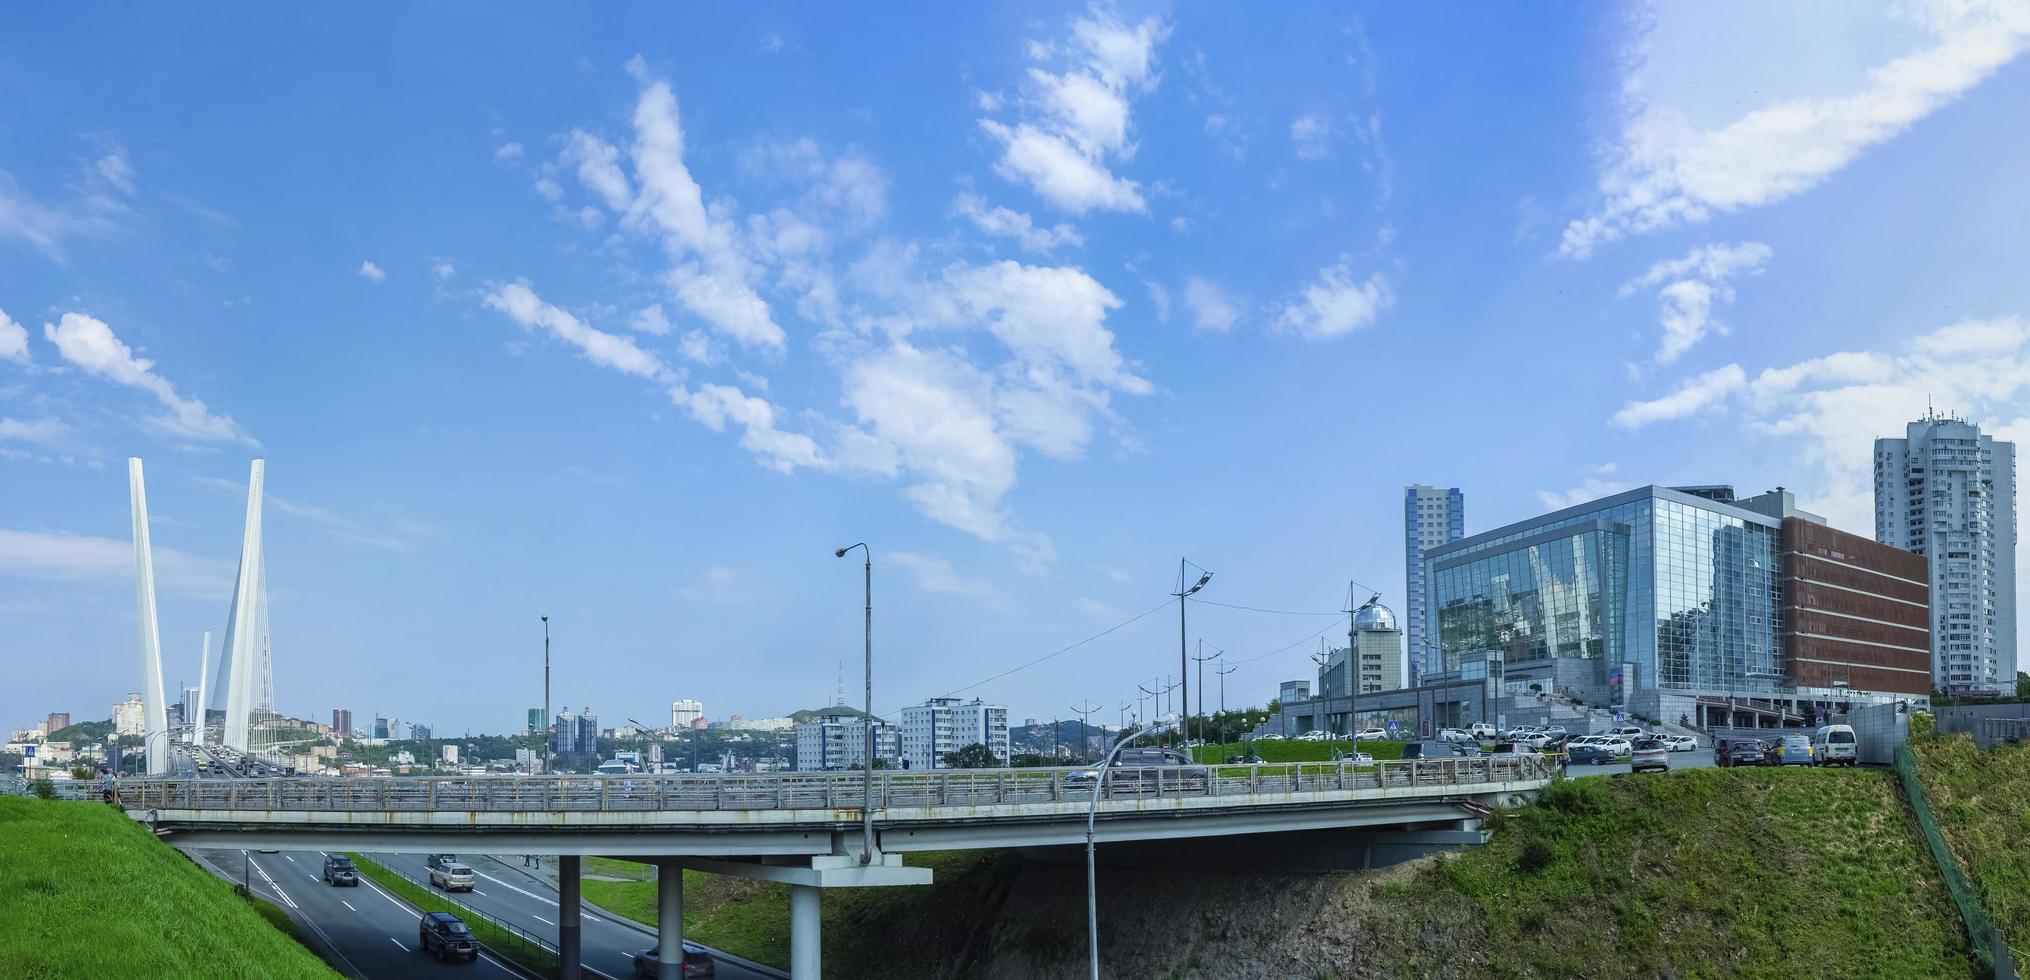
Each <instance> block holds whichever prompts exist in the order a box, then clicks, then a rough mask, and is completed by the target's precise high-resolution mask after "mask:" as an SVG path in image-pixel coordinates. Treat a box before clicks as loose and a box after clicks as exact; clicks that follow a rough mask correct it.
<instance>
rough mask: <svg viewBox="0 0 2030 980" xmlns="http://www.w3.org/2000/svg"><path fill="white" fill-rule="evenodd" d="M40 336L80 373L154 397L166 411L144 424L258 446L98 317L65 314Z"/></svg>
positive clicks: (176, 433)
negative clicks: (180, 389) (158, 369)
mask: <svg viewBox="0 0 2030 980" xmlns="http://www.w3.org/2000/svg"><path fill="white" fill-rule="evenodd" d="M42 335H43V336H44V337H46V338H48V340H49V342H50V343H53V344H55V345H56V350H57V353H58V354H60V355H62V357H63V359H64V360H65V361H67V362H69V363H70V364H72V365H75V366H76V367H78V368H79V369H81V370H83V371H84V372H85V373H87V374H92V375H96V376H98V377H102V378H105V379H107V380H109V381H113V382H116V383H118V384H123V385H127V386H128V387H132V388H139V389H141V390H143V391H146V392H148V393H149V394H151V395H153V396H155V400H156V401H157V402H160V403H161V405H162V407H163V408H166V409H168V410H169V411H168V414H166V415H158V416H155V417H152V418H150V419H148V423H149V424H150V425H153V426H154V427H156V428H158V429H161V430H162V431H164V432H167V433H169V434H171V435H174V436H180V437H182V438H186V439H210V440H219V441H230V442H241V443H245V444H247V445H250V446H253V445H259V443H257V442H255V441H254V439H253V437H252V436H249V435H247V434H246V433H245V432H244V431H242V430H241V429H240V426H239V424H238V423H236V422H234V421H233V420H232V419H230V418H227V417H226V416H223V415H214V414H212V412H211V410H210V409H208V408H206V407H205V405H204V403H203V402H201V401H198V400H197V399H195V398H185V397H184V396H182V395H180V394H178V393H177V391H176V387H175V386H174V385H171V384H170V383H169V380H168V379H167V378H164V377H162V376H161V375H158V374H156V373H155V362H154V361H151V360H148V359H147V358H143V357H135V356H134V352H133V351H132V350H130V349H128V347H127V345H126V344H123V343H121V342H120V338H118V337H116V336H114V335H113V328H111V327H108V326H106V324H105V323H104V322H103V321H101V320H97V319H95V318H93V317H90V316H87V315H85V314H83V313H66V314H64V315H63V317H62V318H61V319H59V320H58V321H57V322H56V323H54V324H49V323H45V324H43V325H42Z"/></svg>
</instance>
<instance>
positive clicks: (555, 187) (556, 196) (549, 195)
mask: <svg viewBox="0 0 2030 980" xmlns="http://www.w3.org/2000/svg"><path fill="white" fill-rule="evenodd" d="M534 186H535V188H536V193H538V194H541V195H542V196H543V199H544V200H546V201H561V200H563V199H564V185H562V184H559V183H557V181H556V180H555V179H553V178H550V177H538V178H536V183H535V185H534Z"/></svg>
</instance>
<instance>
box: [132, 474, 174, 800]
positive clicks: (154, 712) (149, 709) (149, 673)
mask: <svg viewBox="0 0 2030 980" xmlns="http://www.w3.org/2000/svg"><path fill="white" fill-rule="evenodd" d="M127 503H128V506H129V508H130V509H131V511H132V516H133V518H134V591H135V617H134V618H135V619H136V620H137V621H138V622H139V624H140V633H141V744H142V752H143V754H144V755H146V756H147V760H148V761H147V765H148V774H149V775H151V776H160V775H163V774H165V773H167V772H168V771H169V705H168V702H167V701H165V700H164V698H163V692H162V642H161V635H160V634H159V633H158V632H157V631H156V623H155V553H154V548H153V546H151V545H150V544H149V541H148V487H147V485H146V483H145V481H144V480H143V479H142V477H141V460H140V458H139V457H130V458H128V460H127Z"/></svg>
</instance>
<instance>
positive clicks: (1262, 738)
mask: <svg viewBox="0 0 2030 980" xmlns="http://www.w3.org/2000/svg"><path fill="white" fill-rule="evenodd" d="M1255 741H1257V742H1280V741H1283V736H1281V735H1278V734H1276V733H1274V732H1270V733H1269V734H1267V735H1257V736H1255Z"/></svg>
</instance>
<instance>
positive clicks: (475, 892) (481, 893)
mask: <svg viewBox="0 0 2030 980" xmlns="http://www.w3.org/2000/svg"><path fill="white" fill-rule="evenodd" d="M472 893H473V894H474V895H478V896H479V897H481V898H485V897H486V893H485V892H483V891H480V890H479V889H477V888H475V889H473V890H472Z"/></svg>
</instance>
